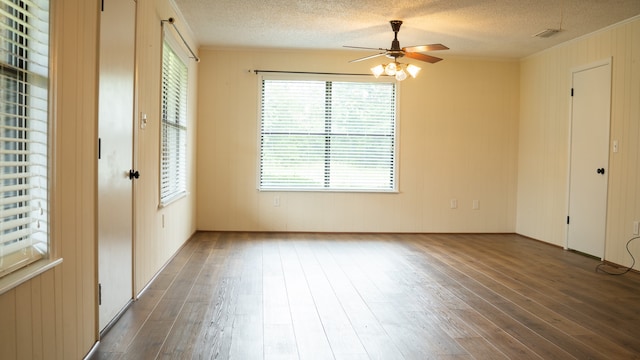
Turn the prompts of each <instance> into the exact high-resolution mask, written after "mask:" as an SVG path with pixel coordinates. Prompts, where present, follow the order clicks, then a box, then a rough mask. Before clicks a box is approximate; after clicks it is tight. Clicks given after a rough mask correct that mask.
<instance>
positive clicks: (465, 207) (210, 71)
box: [196, 49, 519, 232]
mask: <svg viewBox="0 0 640 360" xmlns="http://www.w3.org/2000/svg"><path fill="white" fill-rule="evenodd" d="M200 54H201V56H202V62H201V63H200V69H199V89H198V94H199V96H200V99H199V108H198V118H199V125H198V126H199V129H198V148H197V153H198V162H197V171H198V184H197V186H198V204H197V212H196V213H197V226H198V229H202V230H251V231H258V230H278V231H329V232H332V231H336V232H513V231H514V230H515V227H514V226H515V208H516V175H517V169H516V161H517V154H516V153H517V146H518V144H517V134H518V101H519V64H518V62H517V61H488V60H480V59H454V58H447V59H446V60H445V61H442V62H440V63H438V64H435V65H431V64H426V63H425V64H422V68H423V71H422V72H421V73H420V75H419V76H418V78H417V79H408V80H406V81H404V82H402V83H401V85H400V95H399V96H400V107H399V140H400V141H399V146H400V147H399V178H398V179H399V188H400V193H399V194H370V193H318V192H258V191H257V190H256V181H257V175H256V173H257V169H258V163H257V162H258V137H257V132H258V119H257V116H258V110H257V105H258V95H259V83H258V78H259V77H258V76H257V75H255V74H254V73H252V72H249V70H250V69H271V70H294V71H317V72H355V73H357V72H365V73H366V72H368V68H369V67H370V66H372V64H373V63H374V61H370V62H362V63H353V64H349V63H348V60H350V59H353V58H357V57H361V56H363V53H362V52H349V51H333V52H332V51H327V52H318V51H275V50H271V51H266V50H264V51H263V50H259V49H254V50H215V49H208V50H202V49H201V52H200ZM221 69H222V71H220V70H221ZM274 196H279V197H280V206H279V207H274V206H273V198H274ZM452 198H456V199H457V200H458V206H459V207H458V209H456V210H452V209H450V208H449V203H450V199H452ZM473 200H479V202H480V209H479V210H471V207H472V201H473Z"/></svg>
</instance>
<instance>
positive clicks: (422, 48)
mask: <svg viewBox="0 0 640 360" xmlns="http://www.w3.org/2000/svg"><path fill="white" fill-rule="evenodd" d="M389 23H390V24H391V30H393V33H394V36H393V41H392V42H391V48H390V49H383V48H369V47H361V46H346V45H345V46H344V47H346V48H351V49H368V50H382V52H381V53H378V54H373V55H369V56H365V57H361V58H358V59H354V60H351V61H349V62H350V63H353V62H358V61H363V60H369V59H373V58H376V57H379V56H386V57H388V58H390V59H393V62H392V63H390V64H383V65H378V66H376V67H374V68H372V69H371V71H372V72H373V75H375V77H378V76H380V75H381V74H382V73H383V72H385V73H386V74H387V75H390V76H393V75H395V76H396V79H398V80H404V79H405V78H406V73H405V72H404V70H403V68H402V64H400V63H398V58H401V57H403V56H406V57H408V58H411V59H416V60H420V61H425V62H428V63H431V64H434V63H437V62H438V61H440V60H442V59H441V58H439V57H435V56H431V55H427V54H422V53H423V52H427V51H435V50H448V49H449V48H448V47H446V46H444V45H442V44H430V45H416V46H408V47H403V48H401V47H400V41H398V31H400V26H401V25H402V20H391V21H389ZM406 68H407V71H408V72H409V73H410V74H411V76H413V77H416V75H417V73H418V71H420V68H419V67H417V66H415V65H411V64H410V65H408V66H406Z"/></svg>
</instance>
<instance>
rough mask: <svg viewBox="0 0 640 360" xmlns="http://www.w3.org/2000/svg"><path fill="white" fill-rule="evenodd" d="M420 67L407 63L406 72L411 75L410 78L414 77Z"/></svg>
mask: <svg viewBox="0 0 640 360" xmlns="http://www.w3.org/2000/svg"><path fill="white" fill-rule="evenodd" d="M420 70H421V69H420V67H419V66H415V65H413V64H409V65H407V72H408V73H409V75H411V77H412V78H414V79H415V77H416V76H418V73H419V72H420Z"/></svg>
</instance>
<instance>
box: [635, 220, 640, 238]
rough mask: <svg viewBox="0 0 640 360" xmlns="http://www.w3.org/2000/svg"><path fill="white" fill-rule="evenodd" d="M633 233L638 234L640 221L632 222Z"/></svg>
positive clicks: (639, 232) (639, 233)
mask: <svg viewBox="0 0 640 360" xmlns="http://www.w3.org/2000/svg"><path fill="white" fill-rule="evenodd" d="M633 235H640V221H634V222H633Z"/></svg>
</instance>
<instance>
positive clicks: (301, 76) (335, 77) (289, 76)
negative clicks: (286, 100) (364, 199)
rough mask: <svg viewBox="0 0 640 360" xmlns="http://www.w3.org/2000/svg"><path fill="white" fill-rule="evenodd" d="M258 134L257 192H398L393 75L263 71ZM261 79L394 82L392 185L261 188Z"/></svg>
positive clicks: (259, 98)
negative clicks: (376, 76)
mask: <svg viewBox="0 0 640 360" xmlns="http://www.w3.org/2000/svg"><path fill="white" fill-rule="evenodd" d="M257 78H258V79H257V89H258V95H257V115H256V119H257V120H256V121H257V131H256V133H257V136H256V144H257V145H256V150H257V156H256V159H257V161H256V189H257V190H258V191H259V192H299V193H304V192H308V193H313V192H315V193H370V194H398V193H400V181H399V179H400V176H399V169H400V156H399V155H400V146H399V144H400V142H399V139H400V131H399V129H400V116H399V113H400V106H399V105H400V88H401V86H400V82H398V81H397V80H395V78H393V77H386V76H383V77H379V78H375V77H373V76H369V75H351V74H345V75H341V74H328V73H327V74H323V73H317V74H314V73H277V72H274V73H263V74H259V75H258V76H257ZM263 80H298V81H324V82H329V81H331V82H363V83H376V82H377V83H392V84H394V85H395V99H394V100H395V105H394V106H395V126H394V154H393V156H394V162H393V188H390V189H341V188H293V187H292V188H288V187H283V188H263V187H262V186H261V174H262V173H261V167H262V160H261V155H262V141H261V135H262V89H263V88H262V82H263Z"/></svg>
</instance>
